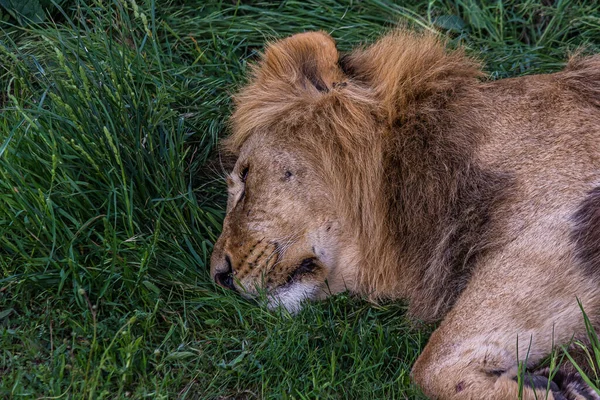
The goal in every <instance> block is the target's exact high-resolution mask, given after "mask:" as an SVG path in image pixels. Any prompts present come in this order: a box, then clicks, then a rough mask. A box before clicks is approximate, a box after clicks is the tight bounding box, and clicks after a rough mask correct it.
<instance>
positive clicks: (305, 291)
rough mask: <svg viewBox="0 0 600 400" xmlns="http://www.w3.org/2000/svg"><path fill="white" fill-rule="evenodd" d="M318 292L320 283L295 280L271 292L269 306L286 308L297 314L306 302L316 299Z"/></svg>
mask: <svg viewBox="0 0 600 400" xmlns="http://www.w3.org/2000/svg"><path fill="white" fill-rule="evenodd" d="M318 293H319V285H317V284H316V283H315V282H294V283H292V284H289V285H285V286H283V287H280V288H277V289H276V290H275V291H274V292H273V293H271V294H269V295H268V303H267V307H268V308H269V309H270V310H275V309H278V308H285V309H286V310H287V311H288V312H289V313H290V314H297V313H298V312H299V311H300V310H302V307H303V306H304V303H305V302H306V301H308V300H312V299H315V298H316V297H317V295H318Z"/></svg>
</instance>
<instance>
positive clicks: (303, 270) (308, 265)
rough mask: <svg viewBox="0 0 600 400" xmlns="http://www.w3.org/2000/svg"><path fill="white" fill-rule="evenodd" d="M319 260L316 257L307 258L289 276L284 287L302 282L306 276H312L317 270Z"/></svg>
mask: <svg viewBox="0 0 600 400" xmlns="http://www.w3.org/2000/svg"><path fill="white" fill-rule="evenodd" d="M317 262H318V261H317V259H316V258H314V257H310V258H305V259H304V260H302V262H301V263H300V265H299V266H298V267H297V268H296V269H295V270H294V271H293V272H292V273H291V274H290V276H288V278H287V280H286V282H285V284H284V286H287V285H291V284H293V283H294V282H297V281H299V280H301V279H302V278H303V277H304V276H306V275H310V274H312V273H313V272H314V271H315V269H317Z"/></svg>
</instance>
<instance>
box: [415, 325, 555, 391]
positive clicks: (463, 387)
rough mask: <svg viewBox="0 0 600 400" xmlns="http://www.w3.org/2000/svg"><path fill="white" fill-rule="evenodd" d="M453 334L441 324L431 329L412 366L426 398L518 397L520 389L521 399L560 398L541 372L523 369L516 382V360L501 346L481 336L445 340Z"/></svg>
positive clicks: (550, 382) (553, 385)
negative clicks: (459, 340) (485, 341)
mask: <svg viewBox="0 0 600 400" xmlns="http://www.w3.org/2000/svg"><path fill="white" fill-rule="evenodd" d="M454 335H455V332H450V331H449V330H447V329H444V328H441V329H438V330H437V331H436V332H434V334H433V335H432V337H431V340H430V342H429V344H428V345H427V347H426V348H425V350H424V352H423V354H422V355H421V356H420V357H419V359H418V360H417V362H416V364H415V365H414V367H413V371H412V377H413V380H414V381H415V383H417V384H418V385H419V386H420V387H421V388H422V390H423V392H424V393H425V394H426V395H427V396H429V397H430V398H432V399H489V400H504V399H519V398H520V397H519V396H520V391H522V392H521V393H522V398H523V399H524V400H534V399H556V400H563V399H564V397H563V396H562V395H561V394H560V389H559V388H558V387H557V385H556V384H555V383H554V382H552V381H549V380H548V379H547V377H545V376H543V375H537V374H535V373H526V374H525V376H522V378H521V379H523V384H522V385H519V382H518V374H519V371H518V361H517V359H516V358H515V357H514V356H513V355H512V354H511V352H509V351H507V350H506V349H504V348H502V347H501V346H497V345H494V344H489V343H484V341H483V340H481V341H478V340H470V341H468V343H453V342H452V340H447V338H449V337H452V336H454ZM515 346H516V344H515ZM521 388H522V389H521Z"/></svg>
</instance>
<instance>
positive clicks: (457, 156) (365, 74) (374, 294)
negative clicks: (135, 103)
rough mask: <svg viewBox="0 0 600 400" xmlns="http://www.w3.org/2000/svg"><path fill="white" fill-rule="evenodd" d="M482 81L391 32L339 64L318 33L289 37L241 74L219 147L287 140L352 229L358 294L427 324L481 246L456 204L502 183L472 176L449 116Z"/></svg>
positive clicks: (434, 49)
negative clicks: (261, 138) (246, 79)
mask: <svg viewBox="0 0 600 400" xmlns="http://www.w3.org/2000/svg"><path fill="white" fill-rule="evenodd" d="M482 76H483V73H482V72H481V69H480V67H479V63H478V62H477V61H475V60H473V59H471V58H468V57H466V56H465V55H464V52H463V51H462V50H448V49H447V48H446V45H445V43H444V42H443V41H442V40H440V39H439V38H438V37H436V36H434V35H431V34H420V33H414V32H409V31H405V30H398V31H395V32H392V33H390V34H388V35H387V36H385V37H383V38H382V39H380V40H379V41H377V42H376V43H375V44H373V45H371V46H369V47H366V48H364V49H360V50H358V51H354V52H352V53H350V54H347V55H344V56H343V57H341V58H340V56H339V54H338V52H337V50H336V48H335V43H334V42H333V40H332V39H331V38H330V37H329V36H328V35H327V34H325V33H307V34H303V35H296V36H293V37H291V38H288V39H285V40H282V41H279V42H277V43H274V44H271V45H269V46H268V47H267V50H266V52H265V54H264V55H263V57H262V59H261V61H260V62H259V63H258V64H257V65H256V66H254V68H253V69H252V73H251V77H250V84H249V85H248V86H246V87H245V88H243V90H242V91H241V92H240V93H239V94H238V95H237V96H236V99H235V100H236V105H237V106H236V109H235V112H234V114H233V116H232V118H231V126H232V135H231V136H230V137H229V138H228V139H226V142H225V146H226V148H227V149H228V150H229V151H231V152H233V153H234V154H235V153H237V152H238V151H239V149H240V147H241V146H242V145H243V143H244V142H245V141H246V140H247V138H248V137H250V135H253V134H257V133H258V134H268V135H277V136H279V137H280V138H282V139H285V140H288V141H290V142H293V143H294V144H295V145H296V148H297V149H298V151H299V152H300V154H302V155H303V156H304V157H306V158H307V160H310V162H312V165H314V166H315V167H316V168H318V171H319V174H320V179H322V180H323V181H324V182H326V186H327V187H328V189H329V190H330V191H331V195H332V198H333V201H334V202H335V204H336V206H337V209H338V210H340V213H341V215H342V218H344V219H345V220H346V221H347V222H349V223H350V226H352V227H355V229H354V232H357V235H358V238H357V242H358V243H360V245H361V246H362V249H361V257H362V260H361V262H360V271H359V276H358V279H359V285H358V289H359V290H360V291H361V292H362V293H364V294H366V295H368V296H370V297H371V298H372V299H383V298H396V297H398V295H399V294H402V295H403V297H408V299H409V301H410V312H411V314H412V315H413V316H415V317H417V318H419V319H422V320H428V321H429V320H435V319H438V318H440V317H441V316H442V315H443V314H444V313H445V312H446V310H447V309H449V307H450V306H451V305H452V303H453V301H454V299H455V298H456V296H457V294H458V293H459V292H460V290H461V289H462V286H463V284H464V282H466V279H468V278H467V275H468V273H467V274H465V270H468V268H469V265H458V266H457V265H453V263H454V264H456V260H458V259H459V258H460V257H464V256H465V252H471V253H472V256H473V257H475V256H476V255H477V254H478V252H479V251H480V250H481V249H480V248H481V247H482V246H480V244H479V242H477V243H476V240H475V239H476V238H477V239H478V240H479V239H481V237H480V236H478V235H480V234H481V233H482V232H483V226H484V225H485V224H486V222H487V221H486V216H485V215H479V214H477V215H476V212H475V211H473V210H471V214H473V215H471V214H469V210H466V211H464V210H463V211H461V210H460V207H461V206H462V203H463V202H465V201H466V200H467V198H465V196H466V197H468V200H469V201H473V200H475V201H479V202H483V203H485V202H488V203H491V202H492V201H493V200H494V199H495V197H494V193H495V189H496V186H495V185H496V184H497V183H498V182H499V181H500V180H501V179H500V178H498V177H491V176H487V175H486V176H484V174H483V173H482V172H480V171H478V170H476V169H474V168H471V166H470V163H469V159H470V156H471V153H470V152H471V149H472V148H473V147H474V145H475V144H474V143H473V140H474V139H473V137H475V136H476V135H473V134H472V130H473V129H478V127H475V126H470V125H469V123H468V122H465V121H456V120H455V117H454V116H453V115H454V114H455V113H456V111H457V110H456V109H455V106H453V104H452V99H453V98H454V97H455V96H458V95H460V96H461V97H462V98H464V97H465V96H467V97H468V96H472V97H477V98H476V99H473V101H485V100H484V99H483V98H482V97H481V98H480V97H479V95H478V92H477V91H474V90H472V88H473V87H474V86H476V84H477V82H479V78H480V77H482ZM456 114H457V115H460V114H462V113H456ZM458 122H460V124H458ZM453 123H456V125H460V129H454V128H452V126H451V125H452V124H453ZM440 124H443V127H442V126H441V125H440ZM441 128H443V129H444V131H443V132H444V134H442V133H443V132H442V129H441ZM452 129H454V131H453V130H452ZM449 131H450V132H451V133H450V134H448V132H449ZM423 174H428V176H423ZM432 174H434V175H436V176H431V175H432ZM432 182H433V183H434V184H433V185H432ZM498 184H499V183H498ZM461 185H462V186H461ZM472 185H475V186H477V185H480V187H473V186H472ZM483 209H484V210H485V209H486V207H483ZM448 217H451V221H454V222H453V224H451V226H440V222H441V221H443V220H447V219H448ZM464 218H466V219H467V220H468V221H469V222H470V225H469V227H468V228H467V227H466V225H465V224H464V223H463V222H462V221H461V219H464ZM473 226H475V228H473ZM473 229H475V231H473ZM437 243H443V246H440V245H436V244H437ZM436 246H437V247H436ZM432 247H433V248H432ZM415 249H417V250H416V251H415ZM457 268H458V269H460V271H458V270H457Z"/></svg>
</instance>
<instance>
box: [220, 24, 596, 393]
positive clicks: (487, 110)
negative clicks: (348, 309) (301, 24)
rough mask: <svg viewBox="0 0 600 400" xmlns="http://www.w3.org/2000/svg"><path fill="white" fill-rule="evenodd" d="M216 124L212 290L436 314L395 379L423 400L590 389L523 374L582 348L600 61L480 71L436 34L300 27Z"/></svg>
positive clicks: (592, 311)
mask: <svg viewBox="0 0 600 400" xmlns="http://www.w3.org/2000/svg"><path fill="white" fill-rule="evenodd" d="M231 131H232V132H231V135H230V136H229V137H228V138H226V139H225V142H224V148H226V149H227V151H229V152H230V153H231V154H233V155H234V156H235V157H237V161H236V163H235V166H234V167H233V171H232V172H231V174H230V175H229V176H228V178H227V184H228V196H229V197H228V202H227V210H226V217H225V220H224V223H223V231H222V234H221V236H220V238H219V239H218V241H217V243H216V244H215V247H214V251H213V254H212V258H211V276H212V277H213V278H214V280H215V281H216V282H217V283H218V284H219V285H221V286H223V287H226V288H229V289H233V290H236V291H238V292H239V293H240V294H241V295H242V296H244V297H246V298H257V297H258V296H259V295H260V294H261V293H263V294H266V298H267V299H268V305H269V307H273V308H274V307H283V308H285V309H287V310H289V311H290V312H291V313H295V312H297V311H298V310H300V309H301V308H302V307H303V305H304V304H305V301H306V300H319V299H324V298H326V297H327V296H330V295H331V294H335V293H338V292H342V291H349V292H351V293H356V294H358V295H362V296H366V297H367V298H369V299H371V300H373V301H378V300H382V299H403V300H405V301H407V304H408V315H409V316H410V317H411V318H412V319H413V320H415V321H421V322H436V321H441V322H440V324H439V326H438V327H437V329H436V330H435V332H434V333H433V334H432V336H431V338H430V340H429V342H428V344H427V345H426V347H425V349H424V351H423V352H422V354H421V355H420V356H419V358H418V359H417V361H416V363H415V365H414V366H413V369H412V372H411V376H412V379H413V381H414V382H415V383H416V384H417V385H418V386H419V387H420V388H421V389H422V390H423V392H424V393H425V394H426V395H427V396H430V397H431V398H435V399H516V398H517V397H518V396H519V387H520V385H519V383H518V381H519V380H520V379H521V380H522V382H523V384H522V385H521V389H522V390H523V393H522V396H523V398H525V399H533V398H547V399H565V398H569V399H575V398H578V399H579V398H582V399H584V398H585V399H598V398H600V396H598V395H597V394H596V393H594V392H593V391H592V389H591V388H589V387H587V386H586V385H585V384H584V383H583V382H582V381H581V379H580V378H577V377H575V375H574V374H572V373H567V372H565V373H561V374H558V375H556V376H554V377H552V376H548V374H547V373H546V374H545V375H544V373H543V372H539V371H536V370H535V368H536V365H539V363H540V362H541V361H542V360H543V359H544V358H545V357H547V356H548V354H550V353H551V352H552V350H553V348H555V347H556V346H563V345H569V343H571V341H572V340H573V339H575V340H584V338H585V336H586V333H585V324H584V317H583V314H582V312H581V310H580V307H579V303H580V304H581V306H582V307H583V308H584V309H585V310H586V312H587V314H588V316H589V318H590V320H591V321H592V323H593V324H594V326H595V327H596V328H597V327H598V326H600V56H588V57H583V56H575V57H573V58H572V59H571V60H570V61H569V62H568V64H567V66H566V67H565V69H564V70H562V71H560V72H557V73H553V74H545V75H541V74H540V75H530V76H524V77H518V78H510V79H501V80H496V81H491V80H488V79H486V75H485V74H484V73H483V72H482V66H481V63H480V62H479V61H477V60H476V59H475V58H473V57H469V56H467V55H466V54H465V51H464V50H463V49H462V48H458V49H450V48H449V47H448V46H447V43H446V42H445V41H444V40H443V39H441V38H439V37H437V36H436V35H434V34H430V33H417V32H413V31H410V30H407V29H399V30H397V31H394V32H390V33H388V34H386V35H385V36H383V37H382V38H380V39H379V40H378V41H376V42H375V43H373V44H372V45H369V46H366V47H361V48H358V49H356V50H354V51H352V52H350V53H347V54H340V53H339V52H338V51H337V49H336V43H335V41H334V40H333V39H332V38H331V37H330V36H329V35H328V34H327V33H324V32H308V33H301V34H297V35H294V36H291V37H289V38H286V39H283V40H280V41H276V42H274V43H270V44H269V45H267V47H266V50H265V52H264V54H263V55H262V56H261V59H260V61H258V62H257V63H256V65H254V67H253V68H252V69H251V74H250V78H249V82H248V83H247V85H245V86H244V87H243V88H242V89H241V90H240V92H239V93H238V94H237V95H236V96H235V110H234V113H233V115H232V117H231ZM263 298H265V297H263ZM525 362H526V364H524V366H525V367H526V368H527V370H526V372H524V376H523V377H522V378H520V379H519V378H518V377H517V375H518V374H519V372H518V371H519V365H520V363H525ZM559 375H560V376H561V377H562V378H561V379H558V378H557V377H558V376H559ZM569 377H570V378H569ZM578 379H579V380H578ZM546 396H547V397H546Z"/></svg>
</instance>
